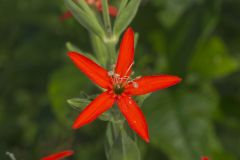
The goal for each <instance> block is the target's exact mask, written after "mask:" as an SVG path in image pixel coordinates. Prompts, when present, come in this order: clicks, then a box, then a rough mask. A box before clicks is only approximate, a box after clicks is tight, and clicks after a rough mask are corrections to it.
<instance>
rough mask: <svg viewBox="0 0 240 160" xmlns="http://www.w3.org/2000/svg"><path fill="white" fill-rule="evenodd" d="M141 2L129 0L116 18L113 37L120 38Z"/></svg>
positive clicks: (139, 0)
mask: <svg viewBox="0 0 240 160" xmlns="http://www.w3.org/2000/svg"><path fill="white" fill-rule="evenodd" d="M140 3H141V0H130V1H129V2H128V4H127V5H126V6H125V8H124V9H123V10H122V11H121V12H120V13H119V15H118V16H117V18H116V20H115V23H114V28H113V32H114V34H115V35H117V36H120V35H121V33H122V32H123V31H124V30H125V29H126V28H127V26H128V25H129V24H130V23H131V22H132V20H133V18H134V17H135V15H136V13H137V11H138V7H139V5H140Z"/></svg>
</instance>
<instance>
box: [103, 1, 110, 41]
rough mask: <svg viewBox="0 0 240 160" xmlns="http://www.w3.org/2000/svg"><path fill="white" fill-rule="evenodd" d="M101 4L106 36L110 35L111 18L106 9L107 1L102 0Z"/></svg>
mask: <svg viewBox="0 0 240 160" xmlns="http://www.w3.org/2000/svg"><path fill="white" fill-rule="evenodd" d="M102 6H103V12H102V14H103V21H104V26H105V31H106V34H107V36H108V37H111V36H112V25H111V19H110V15H109V10H108V2H107V0H102Z"/></svg>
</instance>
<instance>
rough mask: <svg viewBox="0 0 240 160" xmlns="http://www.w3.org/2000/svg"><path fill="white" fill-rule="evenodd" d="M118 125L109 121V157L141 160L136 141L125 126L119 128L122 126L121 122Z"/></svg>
mask: <svg viewBox="0 0 240 160" xmlns="http://www.w3.org/2000/svg"><path fill="white" fill-rule="evenodd" d="M117 125H118V126H117ZM117 125H115V126H114V124H112V123H111V122H109V124H108V127H107V131H106V136H107V141H106V144H105V150H106V155H107V159H108V160H141V157H140V152H139V150H138V147H137V144H136V142H134V141H133V140H132V139H131V138H130V137H129V136H128V135H127V133H126V131H125V129H124V128H123V127H122V128H118V127H121V124H117Z"/></svg>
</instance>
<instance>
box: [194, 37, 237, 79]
mask: <svg viewBox="0 0 240 160" xmlns="http://www.w3.org/2000/svg"><path fill="white" fill-rule="evenodd" d="M237 69H238V62H237V61H236V60H235V59H233V58H232V57H230V55H229V53H228V50H227V48H226V46H225V44H224V42H223V41H222V40H221V39H220V38H219V37H213V38H211V39H210V40H209V41H207V42H206V43H205V44H204V45H203V46H200V47H199V49H198V50H197V52H196V53H195V55H194V56H193V58H192V61H191V64H190V70H191V71H192V72H193V73H195V74H199V75H200V76H202V77H203V78H207V79H211V78H220V77H223V76H226V75H228V74H230V73H232V72H234V71H236V70H237Z"/></svg>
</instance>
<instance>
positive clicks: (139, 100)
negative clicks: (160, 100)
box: [135, 93, 151, 107]
mask: <svg viewBox="0 0 240 160" xmlns="http://www.w3.org/2000/svg"><path fill="white" fill-rule="evenodd" d="M150 95H151V93H149V94H145V95H141V96H137V97H136V98H135V100H136V102H137V104H138V105H139V106H140V107H142V105H143V102H144V101H145V100H146V99H147V98H148V97H149V96H150Z"/></svg>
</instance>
